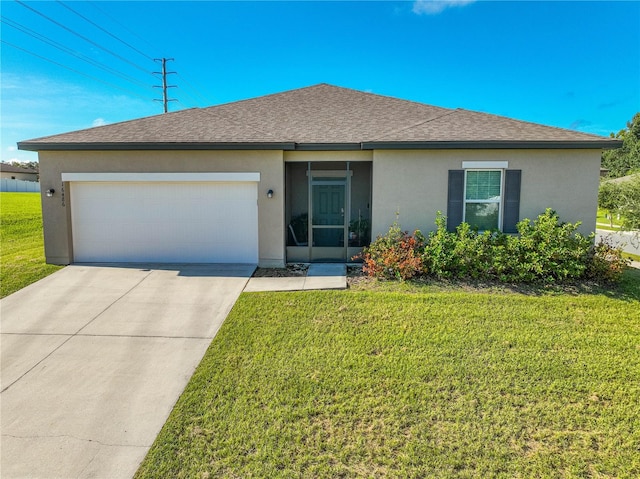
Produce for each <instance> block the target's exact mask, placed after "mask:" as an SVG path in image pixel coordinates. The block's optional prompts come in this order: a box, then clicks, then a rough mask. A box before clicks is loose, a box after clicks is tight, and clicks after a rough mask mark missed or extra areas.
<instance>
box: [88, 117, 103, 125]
mask: <svg viewBox="0 0 640 479" xmlns="http://www.w3.org/2000/svg"><path fill="white" fill-rule="evenodd" d="M106 124H107V122H106V121H105V119H104V118H96V119H95V120H93V123H92V124H91V126H104V125H106Z"/></svg>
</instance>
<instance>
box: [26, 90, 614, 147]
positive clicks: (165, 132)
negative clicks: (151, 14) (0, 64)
mask: <svg viewBox="0 0 640 479" xmlns="http://www.w3.org/2000/svg"><path fill="white" fill-rule="evenodd" d="M527 143H528V144H530V146H532V147H536V145H540V146H538V147H541V146H544V145H547V146H549V147H569V148H578V147H584V148H612V147H613V148H615V147H617V146H619V145H618V144H617V143H618V142H617V141H616V140H611V139H609V138H604V137H600V136H596V135H590V134H586V133H581V132H576V131H572V130H563V129H560V128H554V127H548V126H544V125H539V124H534V123H527V122H522V121H518V120H512V119H510V118H505V117H500V116H496V115H489V114H486V113H479V112H474V111H468V110H462V109H455V110H452V109H447V108H441V107H437V106H431V105H426V104H423V103H417V102H412V101H408V100H401V99H397V98H392V97H386V96H381V95H376V94H372V93H365V92H361V91H357V90H352V89H348V88H341V87H336V86H332V85H328V84H324V83H323V84H319V85H314V86H310V87H306V88H300V89H296V90H290V91H285V92H282V93H276V94H271V95H266V96H261V97H257V98H251V99H248V100H241V101H236V102H232V103H226V104H222V105H217V106H212V107H208V108H192V109H188V110H182V111H178V112H172V113H167V114H163V115H157V116H152V117H148V118H141V119H137V120H131V121H127V122H122V123H116V124H112V125H106V126H101V127H96V128H90V129H87V130H80V131H74V132H70V133H65V134H61V135H54V136H49V137H44V138H38V139H34V140H28V141H24V142H20V143H19V144H18V146H19V147H20V148H21V149H28V150H36V151H38V150H48V149H56V150H62V149H166V148H180V149H189V148H202V149H209V148H224V149H229V148H275V149H296V148H299V149H305V148H314V146H315V147H319V148H320V147H321V148H326V149H331V148H337V149H342V148H347V147H352V148H358V149H359V148H384V147H405V148H429V147H483V146H482V145H487V146H491V145H493V146H494V147H507V146H509V145H512V146H514V145H515V146H517V147H522V146H526V144H527ZM554 145H555V146H554Z"/></svg>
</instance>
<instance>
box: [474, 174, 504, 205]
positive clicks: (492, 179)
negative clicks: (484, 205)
mask: <svg viewBox="0 0 640 479" xmlns="http://www.w3.org/2000/svg"><path fill="white" fill-rule="evenodd" d="M501 174H502V172H501V171H467V188H466V199H468V200H488V199H499V198H500V180H501Z"/></svg>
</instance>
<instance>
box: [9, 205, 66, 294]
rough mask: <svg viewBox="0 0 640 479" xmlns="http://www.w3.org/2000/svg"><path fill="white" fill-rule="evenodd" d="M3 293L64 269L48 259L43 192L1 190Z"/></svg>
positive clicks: (15, 289)
mask: <svg viewBox="0 0 640 479" xmlns="http://www.w3.org/2000/svg"><path fill="white" fill-rule="evenodd" d="M0 245H1V253H0V261H1V266H0V297H2V298H4V297H5V296H7V295H9V294H11V293H14V292H16V291H18V290H19V289H22V288H24V287H25V286H27V285H29V284H31V283H33V282H35V281H37V280H39V279H41V278H44V277H45V276H47V275H49V274H51V273H53V272H54V271H57V270H58V269H60V266H54V265H50V264H46V263H45V261H44V242H43V238H42V209H41V205H40V194H39V193H0Z"/></svg>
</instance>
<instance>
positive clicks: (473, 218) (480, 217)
mask: <svg viewBox="0 0 640 479" xmlns="http://www.w3.org/2000/svg"><path fill="white" fill-rule="evenodd" d="M499 206H500V203H467V205H466V208H465V221H466V222H467V223H469V224H470V225H471V226H472V227H474V228H478V230H479V231H485V230H496V229H498V210H499Z"/></svg>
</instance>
